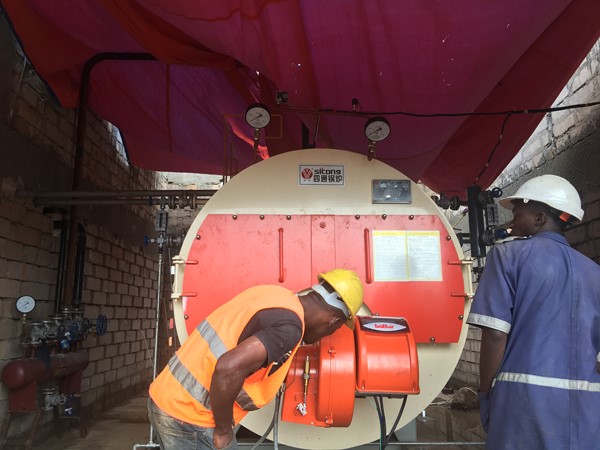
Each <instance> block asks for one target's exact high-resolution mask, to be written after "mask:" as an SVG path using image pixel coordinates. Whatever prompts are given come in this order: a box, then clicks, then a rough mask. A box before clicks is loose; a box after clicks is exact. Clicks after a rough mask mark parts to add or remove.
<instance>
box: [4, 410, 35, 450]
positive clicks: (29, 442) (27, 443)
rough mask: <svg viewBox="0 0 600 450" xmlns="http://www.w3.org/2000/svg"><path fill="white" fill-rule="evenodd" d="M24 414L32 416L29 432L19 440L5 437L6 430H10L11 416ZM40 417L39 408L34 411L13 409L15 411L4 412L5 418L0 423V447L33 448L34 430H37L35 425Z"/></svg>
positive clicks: (27, 449)
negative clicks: (0, 428)
mask: <svg viewBox="0 0 600 450" xmlns="http://www.w3.org/2000/svg"><path fill="white" fill-rule="evenodd" d="M26 414H28V415H31V416H32V422H31V427H30V428H29V433H28V434H27V436H26V437H25V440H24V441H20V442H19V441H17V440H16V439H7V438H8V432H9V430H10V423H11V421H12V418H13V416H17V415H18V416H21V417H22V416H24V415H26ZM41 417H42V411H41V410H39V409H38V410H36V411H15V412H11V411H8V412H7V414H6V419H5V420H4V423H3V424H2V431H0V449H3V448H5V446H11V447H23V448H24V449H26V450H31V449H32V448H33V440H34V438H35V432H36V431H37V427H38V425H39V423H40V419H41Z"/></svg>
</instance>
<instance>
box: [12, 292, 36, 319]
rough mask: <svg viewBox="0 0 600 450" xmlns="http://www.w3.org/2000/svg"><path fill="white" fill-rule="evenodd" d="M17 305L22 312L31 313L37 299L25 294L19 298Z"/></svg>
mask: <svg viewBox="0 0 600 450" xmlns="http://www.w3.org/2000/svg"><path fill="white" fill-rule="evenodd" d="M16 307H17V311H19V312H20V313H21V314H29V313H30V312H31V311H33V309H34V308H35V299H34V298H33V297H31V296H30V295H23V296H21V297H19V298H18V299H17V302H16Z"/></svg>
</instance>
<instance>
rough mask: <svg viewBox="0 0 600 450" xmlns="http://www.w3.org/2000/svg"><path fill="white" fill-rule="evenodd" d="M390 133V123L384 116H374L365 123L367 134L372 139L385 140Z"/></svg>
mask: <svg viewBox="0 0 600 450" xmlns="http://www.w3.org/2000/svg"><path fill="white" fill-rule="evenodd" d="M389 135H390V124H389V123H388V121H387V120H385V119H384V118H383V117H373V118H372V119H369V120H368V121H367V123H366V124H365V136H367V139H368V140H370V141H373V142H379V141H383V140H384V139H385V138H387V137H388V136H389Z"/></svg>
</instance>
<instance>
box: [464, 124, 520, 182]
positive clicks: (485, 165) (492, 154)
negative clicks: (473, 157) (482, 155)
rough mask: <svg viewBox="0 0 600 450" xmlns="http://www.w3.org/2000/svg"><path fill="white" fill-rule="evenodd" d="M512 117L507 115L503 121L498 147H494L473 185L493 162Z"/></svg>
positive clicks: (497, 142)
mask: <svg viewBox="0 0 600 450" xmlns="http://www.w3.org/2000/svg"><path fill="white" fill-rule="evenodd" d="M511 117H512V114H507V115H506V117H504V120H503V121H502V126H501V127H500V135H499V136H498V140H497V141H496V145H494V147H493V148H492V151H491V152H490V155H489V156H488V159H487V161H486V162H485V164H484V166H483V169H481V172H479V175H477V176H476V177H475V179H474V180H473V183H472V184H476V183H477V181H478V180H479V178H480V177H481V175H483V172H485V171H486V169H487V168H488V167H489V165H490V162H491V161H492V157H493V156H494V153H496V150H497V149H498V147H499V146H500V143H501V142H502V138H503V137H504V129H505V128H506V123H507V122H508V119H510V118H511Z"/></svg>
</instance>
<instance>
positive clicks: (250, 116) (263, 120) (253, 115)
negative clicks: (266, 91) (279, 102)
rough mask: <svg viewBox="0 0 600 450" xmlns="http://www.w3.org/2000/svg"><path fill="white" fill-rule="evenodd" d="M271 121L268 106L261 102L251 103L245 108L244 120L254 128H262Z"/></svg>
mask: <svg viewBox="0 0 600 450" xmlns="http://www.w3.org/2000/svg"><path fill="white" fill-rule="evenodd" d="M270 121H271V113H270V112H269V108H267V106H266V105H263V104H262V103H253V104H251V105H250V106H248V108H247V109H246V122H248V125H250V126H251V127H252V128H254V129H260V128H264V127H266V126H267V125H269V122H270Z"/></svg>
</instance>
